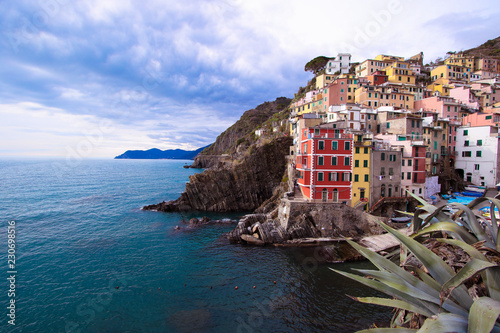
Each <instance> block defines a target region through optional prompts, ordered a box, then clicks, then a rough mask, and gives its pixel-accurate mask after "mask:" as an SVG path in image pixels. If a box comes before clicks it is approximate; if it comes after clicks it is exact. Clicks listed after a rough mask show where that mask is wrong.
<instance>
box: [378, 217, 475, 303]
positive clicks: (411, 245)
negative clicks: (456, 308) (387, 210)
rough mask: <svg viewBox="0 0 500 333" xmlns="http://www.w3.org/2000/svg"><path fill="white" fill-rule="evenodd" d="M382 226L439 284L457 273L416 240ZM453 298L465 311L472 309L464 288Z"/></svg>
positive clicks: (383, 224) (459, 288) (454, 293)
mask: <svg viewBox="0 0 500 333" xmlns="http://www.w3.org/2000/svg"><path fill="white" fill-rule="evenodd" d="M379 223H380V225H381V226H382V227H383V228H384V229H385V230H386V231H387V232H389V233H391V234H392V235H393V236H394V237H396V238H397V239H398V240H399V241H400V242H401V243H403V244H404V245H405V246H406V247H408V249H409V250H410V251H411V252H412V253H413V255H414V256H415V257H416V258H417V259H418V260H420V262H421V263H422V264H423V265H424V266H425V267H426V268H427V270H428V271H429V273H430V274H431V276H432V277H433V278H434V279H436V281H437V282H438V283H440V284H441V285H443V284H444V283H446V281H448V280H449V279H451V278H452V277H453V276H454V275H455V272H454V271H453V270H452V269H451V267H450V266H448V265H447V264H446V263H445V262H444V261H443V260H442V259H441V258H440V257H439V256H438V255H437V254H435V253H434V252H432V251H431V250H429V249H428V248H426V247H425V246H424V245H422V244H420V243H419V242H417V241H416V240H414V239H412V238H410V237H408V236H406V235H404V234H402V233H401V232H399V231H397V230H394V229H392V228H391V227H389V226H388V225H386V224H385V223H382V222H379ZM451 296H452V298H453V299H455V301H456V302H457V303H458V304H460V306H462V307H463V308H464V309H468V308H470V306H471V305H472V298H471V297H470V296H469V294H468V293H467V289H465V287H464V286H459V287H457V288H456V289H455V290H454V291H453V292H452V295H451Z"/></svg>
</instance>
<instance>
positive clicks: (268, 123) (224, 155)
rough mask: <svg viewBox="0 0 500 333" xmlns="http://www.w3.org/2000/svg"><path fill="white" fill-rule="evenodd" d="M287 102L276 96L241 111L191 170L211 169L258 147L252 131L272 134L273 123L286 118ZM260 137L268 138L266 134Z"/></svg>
mask: <svg viewBox="0 0 500 333" xmlns="http://www.w3.org/2000/svg"><path fill="white" fill-rule="evenodd" d="M290 102H291V99H289V98H286V97H279V98H276V100H275V101H272V102H265V103H262V104H260V105H259V106H257V107H256V108H255V109H251V110H248V111H245V112H244V113H243V115H242V116H241V118H240V119H239V120H238V121H237V122H236V123H234V124H233V125H232V126H231V127H229V128H228V129H227V130H225V131H224V132H223V133H221V134H220V135H219V136H218V137H217V139H216V140H215V142H214V143H213V144H212V145H210V146H209V147H207V148H205V149H204V150H203V151H202V152H201V154H199V155H198V156H197V157H196V158H195V160H194V162H193V164H192V166H191V167H193V168H212V167H216V166H218V165H219V162H222V164H227V163H226V161H227V160H228V158H229V157H231V158H232V159H238V158H239V157H240V155H244V154H245V153H246V150H248V149H253V148H252V146H253V145H261V143H259V139H260V137H257V136H256V135H255V130H256V129H259V128H261V129H264V130H267V131H268V133H267V134H270V133H269V132H272V131H273V129H272V128H271V127H272V124H273V122H276V121H278V120H282V119H287V118H288V114H289V112H288V110H287V108H288V106H289V105H290ZM264 137H266V138H269V135H264Z"/></svg>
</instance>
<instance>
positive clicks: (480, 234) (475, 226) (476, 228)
mask: <svg viewBox="0 0 500 333" xmlns="http://www.w3.org/2000/svg"><path fill="white" fill-rule="evenodd" d="M450 205H451V206H453V207H457V208H459V209H461V210H463V211H464V213H465V214H466V216H465V217H464V218H463V221H464V223H465V224H466V225H467V226H468V228H469V229H470V230H471V231H472V232H473V233H474V235H475V236H476V237H477V239H478V240H480V241H485V242H486V246H488V247H490V248H492V249H495V248H496V245H495V244H494V243H493V241H492V240H491V239H490V238H489V237H488V236H487V235H486V232H485V231H484V228H483V227H482V226H481V224H479V222H478V220H477V217H476V215H475V214H474V212H473V211H472V210H471V209H470V208H469V207H467V206H465V205H463V204H461V203H457V202H454V203H451V204H450Z"/></svg>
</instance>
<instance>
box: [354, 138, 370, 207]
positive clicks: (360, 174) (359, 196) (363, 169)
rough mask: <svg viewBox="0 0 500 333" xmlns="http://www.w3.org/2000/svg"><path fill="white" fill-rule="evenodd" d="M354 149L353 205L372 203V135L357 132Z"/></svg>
mask: <svg viewBox="0 0 500 333" xmlns="http://www.w3.org/2000/svg"><path fill="white" fill-rule="evenodd" d="M354 137H355V140H354V151H353V161H354V162H353V168H352V173H353V179H352V201H351V206H352V207H357V206H361V205H364V204H365V203H366V204H367V205H365V207H366V208H368V207H369V204H370V188H371V176H370V170H371V153H372V137H373V136H372V135H371V134H356V135H355V136H354Z"/></svg>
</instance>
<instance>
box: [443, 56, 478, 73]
mask: <svg viewBox="0 0 500 333" xmlns="http://www.w3.org/2000/svg"><path fill="white" fill-rule="evenodd" d="M444 63H445V64H446V65H454V66H462V67H466V68H470V69H471V70H473V69H474V56H472V55H471V56H468V55H465V54H464V53H463V52H459V53H455V54H452V55H450V57H449V58H448V59H446V60H445V61H444Z"/></svg>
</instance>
